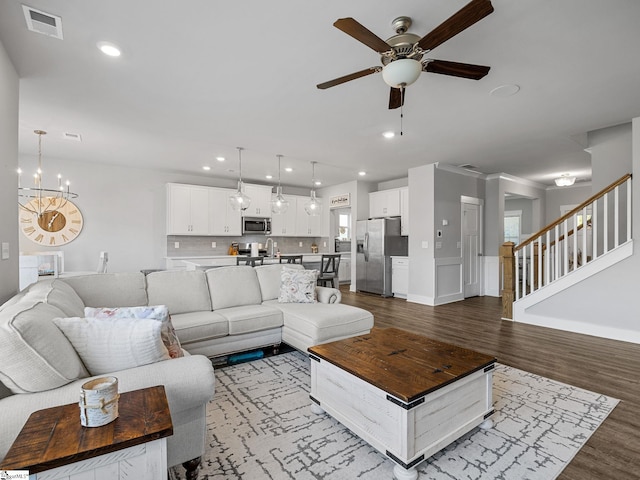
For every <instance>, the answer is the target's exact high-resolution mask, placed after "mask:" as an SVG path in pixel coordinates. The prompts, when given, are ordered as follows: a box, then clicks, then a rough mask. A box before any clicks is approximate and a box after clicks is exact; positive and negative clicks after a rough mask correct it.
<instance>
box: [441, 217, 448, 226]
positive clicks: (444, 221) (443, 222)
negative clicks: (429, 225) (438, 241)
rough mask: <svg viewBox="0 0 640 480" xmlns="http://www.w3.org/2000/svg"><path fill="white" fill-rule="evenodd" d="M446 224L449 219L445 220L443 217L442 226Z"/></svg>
mask: <svg viewBox="0 0 640 480" xmlns="http://www.w3.org/2000/svg"><path fill="white" fill-rule="evenodd" d="M447 225H449V220H445V219H444V218H443V219H442V226H444V227H446V226H447Z"/></svg>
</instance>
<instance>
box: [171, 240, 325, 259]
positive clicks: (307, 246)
mask: <svg viewBox="0 0 640 480" xmlns="http://www.w3.org/2000/svg"><path fill="white" fill-rule="evenodd" d="M267 238H273V241H274V242H275V243H277V244H278V246H277V247H276V248H275V249H274V252H275V251H277V250H278V249H279V250H280V252H281V253H310V252H311V244H312V243H315V244H316V245H317V246H318V253H330V252H331V251H332V248H331V247H332V245H330V244H329V239H328V238H326V237H265V236H264V235H244V236H242V237H196V236H181V235H168V236H167V257H202V256H209V255H211V256H215V255H227V253H228V252H229V247H230V246H231V242H237V243H251V242H258V243H262V244H264V245H266V243H267ZM176 242H177V243H178V244H179V248H176V247H175V244H176ZM212 242H215V243H216V246H215V247H212V246H211V244H212ZM300 243H302V246H300ZM325 245H326V246H325Z"/></svg>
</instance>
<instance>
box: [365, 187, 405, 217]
mask: <svg viewBox="0 0 640 480" xmlns="http://www.w3.org/2000/svg"><path fill="white" fill-rule="evenodd" d="M398 216H400V189H399V188H393V189H391V190H381V191H379V192H371V193H370V194H369V218H383V217H398Z"/></svg>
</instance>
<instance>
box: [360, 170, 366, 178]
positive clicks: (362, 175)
mask: <svg viewBox="0 0 640 480" xmlns="http://www.w3.org/2000/svg"><path fill="white" fill-rule="evenodd" d="M366 174H367V172H364V171H362V172H358V175H360V176H361V177H364V176H365V175H366Z"/></svg>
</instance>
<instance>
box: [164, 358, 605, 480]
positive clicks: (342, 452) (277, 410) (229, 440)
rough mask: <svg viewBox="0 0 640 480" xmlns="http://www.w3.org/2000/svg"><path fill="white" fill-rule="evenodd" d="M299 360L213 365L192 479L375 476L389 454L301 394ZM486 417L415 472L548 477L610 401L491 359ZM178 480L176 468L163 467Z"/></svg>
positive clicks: (304, 375)
mask: <svg viewBox="0 0 640 480" xmlns="http://www.w3.org/2000/svg"><path fill="white" fill-rule="evenodd" d="M309 379H310V374H309V359H308V357H307V356H306V355H303V354H302V353H300V352H297V351H296V352H291V353H286V354H282V355H277V356H274V357H270V358H266V359H262V360H256V361H253V362H250V363H245V364H240V365H235V366H232V367H226V368H222V369H217V370H216V393H215V397H214V399H213V400H212V401H211V402H210V403H209V405H208V407H207V444H208V446H207V450H206V453H205V455H204V457H203V459H202V460H203V461H202V467H201V470H200V476H199V478H200V479H201V480H214V479H215V480H232V479H245V480H260V479H269V480H289V479H291V480H293V479H295V480H311V479H314V480H318V479H320V480H343V479H344V480H353V479H362V480H378V479H392V478H393V473H392V470H393V466H394V464H393V462H392V461H391V460H389V459H388V458H386V457H385V456H384V455H382V454H380V453H379V452H377V451H376V450H374V449H373V448H372V447H370V446H369V445H368V444H366V443H365V442H364V441H362V440H360V439H359V438H358V437H356V436H355V435H354V434H353V433H351V432H350V431H349V430H348V429H346V428H345V427H343V426H342V425H341V424H340V423H338V422H337V421H336V420H334V419H333V418H331V417H330V416H329V415H327V414H322V415H315V414H313V413H312V412H311V409H310V403H311V402H310V400H309ZM493 400H494V404H495V409H496V413H495V414H494V415H493V417H492V418H493V420H494V422H495V425H494V427H493V428H492V429H489V430H480V429H478V428H476V429H474V430H472V431H471V432H469V433H468V434H467V435H465V436H463V437H462V438H460V439H459V440H458V441H456V442H454V443H452V444H451V445H449V446H448V447H447V448H445V449H444V450H442V451H441V452H439V453H437V454H436V455H434V456H433V457H431V458H429V459H427V460H426V461H424V462H423V463H421V464H420V465H419V467H418V471H419V472H420V479H425V480H426V479H438V480H440V479H452V480H453V479H455V480H462V479H531V480H533V479H540V480H543V479H544V480H549V479H553V478H556V477H557V476H558V475H559V474H560V472H561V471H562V470H563V468H564V467H565V466H566V465H567V464H568V463H569V462H570V461H571V459H572V458H573V457H574V456H575V454H576V453H577V452H578V451H579V450H580V448H581V447H582V445H584V443H585V442H586V441H587V439H588V438H589V437H590V436H591V434H592V433H593V432H594V431H595V430H596V429H597V428H598V426H599V425H600V424H601V423H602V422H603V421H604V419H605V418H606V417H607V415H609V413H610V412H611V411H612V410H613V408H614V407H615V406H616V404H617V403H618V400H616V399H613V398H610V397H607V396H605V395H600V394H598V393H593V392H589V391H586V390H582V389H580V388H576V387H573V386H571V385H566V384H563V383H559V382H555V381H553V380H550V379H548V378H544V377H540V376H538V375H533V374H531V373H527V372H524V371H522V370H518V369H515V368H511V367H508V366H506V365H502V364H497V368H496V369H495V374H494V387H493ZM170 474H171V477H172V478H173V480H183V479H184V470H183V469H182V467H175V468H173V469H171V470H170Z"/></svg>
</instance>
